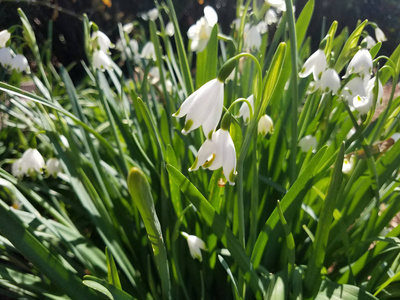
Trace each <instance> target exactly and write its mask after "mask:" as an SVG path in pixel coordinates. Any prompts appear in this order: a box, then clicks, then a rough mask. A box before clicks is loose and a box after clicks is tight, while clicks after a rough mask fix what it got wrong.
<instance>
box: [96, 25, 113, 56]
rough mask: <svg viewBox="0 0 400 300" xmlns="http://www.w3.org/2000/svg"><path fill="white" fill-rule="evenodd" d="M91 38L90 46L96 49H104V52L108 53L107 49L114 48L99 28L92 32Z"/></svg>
mask: <svg viewBox="0 0 400 300" xmlns="http://www.w3.org/2000/svg"><path fill="white" fill-rule="evenodd" d="M91 40H92V47H93V49H95V50H96V49H97V50H101V51H104V52H105V53H110V51H109V49H110V48H114V44H113V43H111V40H110V39H109V38H108V36H107V35H106V34H105V33H104V32H102V31H100V30H96V31H94V32H93V33H92V36H91Z"/></svg>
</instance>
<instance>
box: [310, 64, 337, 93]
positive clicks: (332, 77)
mask: <svg viewBox="0 0 400 300" xmlns="http://www.w3.org/2000/svg"><path fill="white" fill-rule="evenodd" d="M315 87H316V88H317V89H320V90H321V91H323V92H324V93H327V92H332V93H333V94H335V95H336V94H337V92H338V90H339V88H340V77H339V75H338V73H336V71H335V70H334V69H326V70H325V71H324V72H323V73H322V75H321V78H320V79H319V80H317V81H316V82H315Z"/></svg>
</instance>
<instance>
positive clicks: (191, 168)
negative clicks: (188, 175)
mask: <svg viewBox="0 0 400 300" xmlns="http://www.w3.org/2000/svg"><path fill="white" fill-rule="evenodd" d="M198 160H199V159H198V157H197V156H196V159H195V160H194V163H193V165H192V166H191V167H190V168H189V172H191V171H193V170H194V169H195V168H196V167H197V162H198Z"/></svg>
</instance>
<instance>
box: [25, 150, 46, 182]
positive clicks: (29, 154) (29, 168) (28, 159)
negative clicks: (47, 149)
mask: <svg viewBox="0 0 400 300" xmlns="http://www.w3.org/2000/svg"><path fill="white" fill-rule="evenodd" d="M45 167H46V165H45V163H44V159H43V156H42V155H41V154H40V153H39V151H38V150H37V149H33V148H29V149H28V150H26V151H25V152H24V154H22V157H21V162H20V170H21V173H22V174H24V175H26V176H34V174H35V172H37V173H42V172H43V168H45Z"/></svg>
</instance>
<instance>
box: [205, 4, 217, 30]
mask: <svg viewBox="0 0 400 300" xmlns="http://www.w3.org/2000/svg"><path fill="white" fill-rule="evenodd" d="M204 17H205V18H206V20H207V22H208V24H209V25H210V26H211V27H214V25H215V24H217V23H218V15H217V12H216V11H215V10H214V8H212V7H211V6H208V5H207V6H206V7H204Z"/></svg>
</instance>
